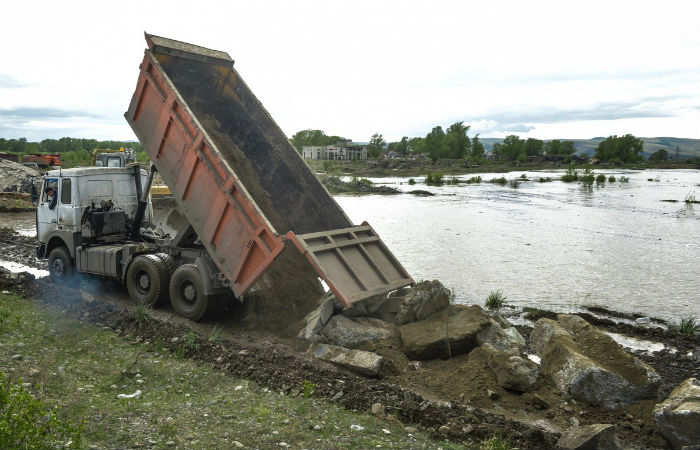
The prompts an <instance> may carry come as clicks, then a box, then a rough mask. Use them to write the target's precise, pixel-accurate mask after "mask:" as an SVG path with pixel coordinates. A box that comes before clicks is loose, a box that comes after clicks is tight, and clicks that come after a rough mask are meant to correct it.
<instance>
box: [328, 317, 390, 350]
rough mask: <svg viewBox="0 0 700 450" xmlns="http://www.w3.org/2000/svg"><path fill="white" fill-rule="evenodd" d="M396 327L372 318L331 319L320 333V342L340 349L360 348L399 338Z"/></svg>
mask: <svg viewBox="0 0 700 450" xmlns="http://www.w3.org/2000/svg"><path fill="white" fill-rule="evenodd" d="M398 334H399V333H398V330H397V327H396V325H392V324H389V323H386V322H384V321H382V320H379V319H374V318H371V317H346V316H343V315H337V316H333V317H331V318H330V320H329V321H328V323H326V325H325V326H324V327H323V329H322V330H321V332H320V333H319V336H318V337H319V341H320V342H324V343H326V344H332V345H337V346H339V347H347V348H359V347H362V346H363V345H365V344H367V343H370V342H377V341H381V340H384V339H392V338H398Z"/></svg>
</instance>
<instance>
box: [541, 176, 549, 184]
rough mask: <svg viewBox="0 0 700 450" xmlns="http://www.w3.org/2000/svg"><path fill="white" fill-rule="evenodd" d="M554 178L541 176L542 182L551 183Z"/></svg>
mask: <svg viewBox="0 0 700 450" xmlns="http://www.w3.org/2000/svg"><path fill="white" fill-rule="evenodd" d="M551 181H552V179H551V178H550V177H546V178H542V177H540V183H549V182H551Z"/></svg>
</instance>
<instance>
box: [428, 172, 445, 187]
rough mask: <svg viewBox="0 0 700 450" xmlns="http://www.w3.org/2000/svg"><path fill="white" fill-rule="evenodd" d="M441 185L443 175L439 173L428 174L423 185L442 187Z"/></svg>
mask: <svg viewBox="0 0 700 450" xmlns="http://www.w3.org/2000/svg"><path fill="white" fill-rule="evenodd" d="M443 183H444V181H443V175H442V174H441V173H429V174H428V176H427V177H425V184H434V185H442V184H443Z"/></svg>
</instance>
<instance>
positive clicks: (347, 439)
mask: <svg viewBox="0 0 700 450" xmlns="http://www.w3.org/2000/svg"><path fill="white" fill-rule="evenodd" d="M0 313H1V314H2V316H3V317H5V318H6V320H5V321H4V322H3V323H4V326H3V329H2V331H0V343H2V345H0V361H3V371H4V372H5V373H7V374H9V375H10V376H11V377H12V378H13V379H16V380H19V379H20V378H21V379H22V381H23V382H28V383H31V385H30V387H27V388H26V390H27V391H30V392H32V394H33V395H34V397H36V398H37V399H40V400H41V402H42V404H43V405H45V406H46V408H47V409H46V410H45V411H46V413H52V412H53V413H54V414H55V417H57V418H58V419H60V420H61V421H62V423H64V424H81V423H84V425H82V438H81V439H80V440H79V441H78V440H77V439H75V438H73V436H75V435H70V434H65V433H64V434H59V435H54V436H57V437H59V439H56V440H55V441H51V442H46V443H40V444H37V445H33V446H29V445H25V446H24V447H26V448H59V447H71V446H75V447H77V446H79V447H80V448H236V447H239V446H242V447H244V448H281V446H280V443H281V442H286V443H287V444H289V445H290V446H291V447H293V448H339V449H350V448H377V447H381V448H418V449H420V448H437V447H443V448H444V449H450V448H463V447H464V445H460V444H458V443H456V442H444V440H434V439H431V438H430V437H429V436H428V435H427V434H425V433H423V432H422V431H418V432H415V433H412V436H409V435H408V433H406V432H405V431H404V428H403V425H401V424H400V423H394V422H391V421H384V420H381V419H379V418H376V417H374V416H372V415H370V414H368V413H363V412H353V411H348V410H345V409H343V408H341V407H339V406H338V405H337V404H335V403H332V402H330V401H327V400H324V399H322V398H319V397H318V396H317V395H312V394H311V392H312V391H313V390H315V386H312V384H307V386H306V387H304V386H302V388H303V390H299V393H298V395H297V396H293V395H290V394H287V393H283V392H275V391H273V390H271V389H269V388H266V387H263V386H259V385H257V384H256V383H253V382H250V381H247V380H244V379H240V378H235V377H233V376H231V374H229V373H228V372H225V371H221V370H218V369H215V368H213V367H211V366H209V365H207V364H203V363H199V362H196V361H193V360H189V359H186V358H184V345H186V343H187V340H188V339H190V338H186V337H185V336H187V334H185V336H183V337H181V341H179V342H178V344H181V345H179V346H178V348H175V346H174V345H171V342H170V341H168V340H166V341H165V342H163V341H162V340H157V341H155V342H152V343H149V342H140V340H139V339H136V338H135V337H134V336H123V337H122V336H119V335H117V334H115V333H114V332H113V331H112V330H111V329H108V328H103V327H101V326H96V325H92V324H87V323H81V322H79V321H78V320H75V319H72V318H69V317H66V316H65V315H64V313H62V312H61V311H58V310H55V309H53V308H51V307H46V306H43V305H38V304H35V303H32V302H31V301H29V300H25V299H22V298H21V297H19V296H17V295H14V294H0ZM193 335H194V333H193ZM195 337H196V335H195ZM168 347H171V348H172V349H171V350H168ZM179 349H182V351H183V353H182V356H183V357H182V358H180V357H178V356H177V352H178V351H180V350H179ZM15 354H19V355H21V357H19V358H13V355H15ZM137 390H140V391H141V392H142V393H141V395H139V396H137V397H134V398H117V395H118V394H132V393H134V392H136V391H137ZM305 392H306V393H307V394H308V395H306V396H304V393H305ZM27 401H29V400H27ZM25 404H26V403H25ZM3 405H4V403H3ZM40 417H43V419H39V420H38V421H30V422H31V423H33V425H34V426H41V425H42V424H44V423H45V422H42V421H44V420H46V417H47V416H46V414H42V415H41V416H40ZM310 425H314V427H312V426H310ZM350 425H360V426H361V427H364V429H363V430H362V431H354V430H351V429H350ZM71 426H73V425H71ZM0 427H2V424H0ZM382 429H387V430H389V431H390V433H391V434H385V433H384V432H383V431H382ZM56 430H58V428H54V431H56ZM64 431H67V432H68V433H70V432H71V430H70V429H68V428H64ZM69 440H72V442H71V443H70V444H68V442H69ZM236 442H237V443H239V444H236ZM11 447H12V446H11V445H6V444H5V443H4V442H2V443H0V448H11ZM15 447H16V446H15Z"/></svg>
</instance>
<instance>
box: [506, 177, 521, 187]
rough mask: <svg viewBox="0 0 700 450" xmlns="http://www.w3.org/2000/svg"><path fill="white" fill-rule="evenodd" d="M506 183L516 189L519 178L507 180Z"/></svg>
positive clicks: (518, 185) (518, 184)
mask: <svg viewBox="0 0 700 450" xmlns="http://www.w3.org/2000/svg"><path fill="white" fill-rule="evenodd" d="M508 185H509V186H510V187H512V188H513V189H518V188H519V187H520V180H518V179H513V180H510V181H509V182H508Z"/></svg>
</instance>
